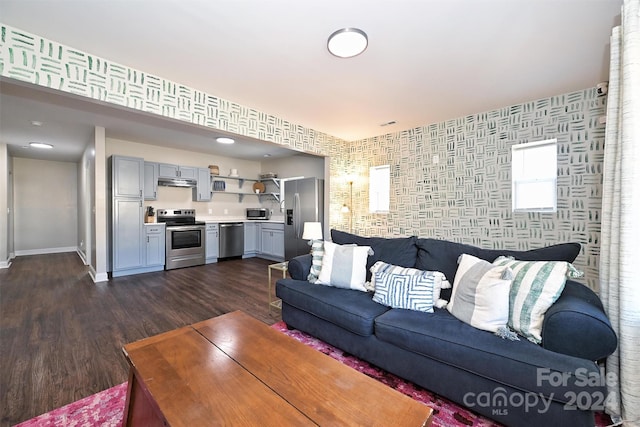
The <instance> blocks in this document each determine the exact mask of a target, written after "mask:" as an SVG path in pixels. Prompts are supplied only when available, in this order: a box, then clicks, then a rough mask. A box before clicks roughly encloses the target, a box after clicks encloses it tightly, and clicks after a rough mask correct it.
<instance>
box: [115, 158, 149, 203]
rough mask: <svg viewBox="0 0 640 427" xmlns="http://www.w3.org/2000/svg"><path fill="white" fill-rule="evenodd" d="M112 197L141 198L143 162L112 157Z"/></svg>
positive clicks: (135, 159) (136, 159)
mask: <svg viewBox="0 0 640 427" xmlns="http://www.w3.org/2000/svg"><path fill="white" fill-rule="evenodd" d="M111 161H112V168H113V170H112V173H113V197H133V198H141V197H142V191H143V189H144V160H143V159H141V158H138V157H124V156H112V159H111Z"/></svg>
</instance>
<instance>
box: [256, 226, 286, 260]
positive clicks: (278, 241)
mask: <svg viewBox="0 0 640 427" xmlns="http://www.w3.org/2000/svg"><path fill="white" fill-rule="evenodd" d="M260 257H261V258H266V259H271V260H274V261H282V260H284V224H278V223H266V222H263V223H261V224H260Z"/></svg>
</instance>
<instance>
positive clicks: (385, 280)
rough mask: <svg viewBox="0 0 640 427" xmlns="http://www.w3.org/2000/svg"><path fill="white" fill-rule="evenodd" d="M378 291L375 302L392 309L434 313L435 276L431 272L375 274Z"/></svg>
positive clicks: (374, 296)
mask: <svg viewBox="0 0 640 427" xmlns="http://www.w3.org/2000/svg"><path fill="white" fill-rule="evenodd" d="M373 276H375V282H376V290H375V293H374V294H373V300H374V301H375V302H377V303H379V304H383V305H386V306H388V307H391V308H404V309H407V310H416V311H424V312H426V313H433V304H434V299H433V288H434V282H435V280H436V279H435V275H434V273H433V272H431V271H423V272H422V274H397V273H385V272H382V271H377V272H375V273H374V274H373V275H372V277H373Z"/></svg>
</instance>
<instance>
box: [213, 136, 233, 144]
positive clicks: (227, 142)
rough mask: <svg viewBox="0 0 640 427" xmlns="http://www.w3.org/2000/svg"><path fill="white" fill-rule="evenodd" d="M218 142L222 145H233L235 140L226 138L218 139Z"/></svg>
mask: <svg viewBox="0 0 640 427" xmlns="http://www.w3.org/2000/svg"><path fill="white" fill-rule="evenodd" d="M216 141H217V142H219V143H220V144H233V143H234V142H235V141H234V140H233V139H231V138H227V137H224V136H221V137H219V138H216Z"/></svg>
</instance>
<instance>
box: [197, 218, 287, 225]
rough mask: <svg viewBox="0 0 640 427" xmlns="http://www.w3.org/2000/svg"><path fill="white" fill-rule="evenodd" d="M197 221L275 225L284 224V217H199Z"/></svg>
mask: <svg viewBox="0 0 640 427" xmlns="http://www.w3.org/2000/svg"><path fill="white" fill-rule="evenodd" d="M196 220H197V221H204V222H217V223H220V222H269V223H275V224H283V223H284V217H274V218H271V219H247V218H245V217H234V216H198V217H196Z"/></svg>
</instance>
